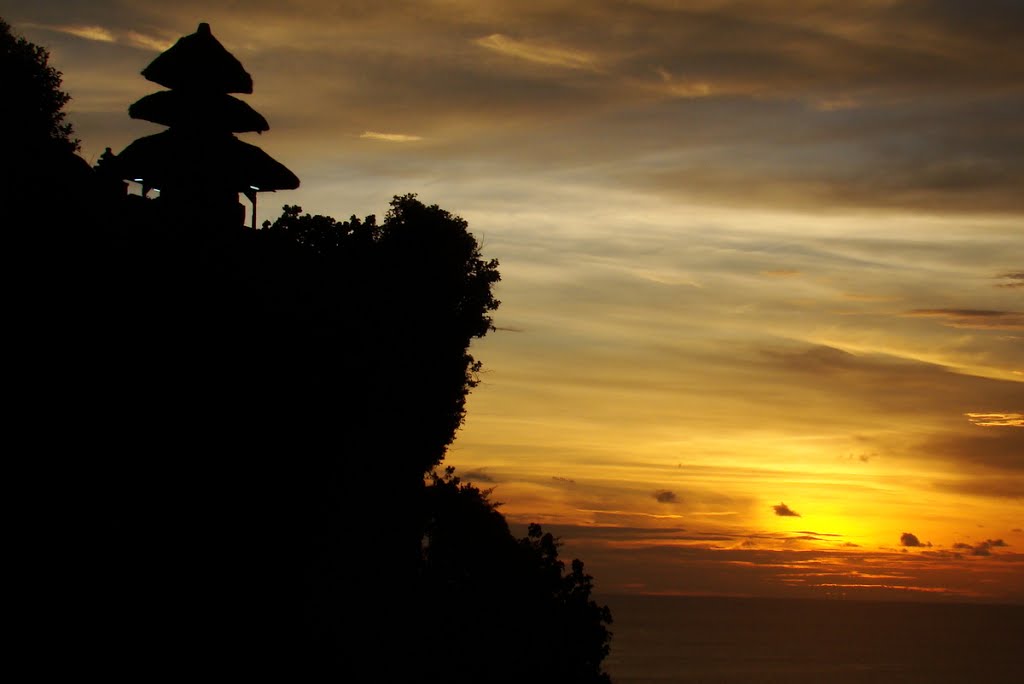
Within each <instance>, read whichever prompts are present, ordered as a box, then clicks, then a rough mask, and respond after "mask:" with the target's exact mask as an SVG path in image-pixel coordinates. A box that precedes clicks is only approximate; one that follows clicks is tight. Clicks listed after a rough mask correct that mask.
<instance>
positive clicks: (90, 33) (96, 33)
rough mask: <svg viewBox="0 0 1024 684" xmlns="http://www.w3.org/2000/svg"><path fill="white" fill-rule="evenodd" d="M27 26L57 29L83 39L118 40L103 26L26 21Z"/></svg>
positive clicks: (107, 41) (49, 29)
mask: <svg viewBox="0 0 1024 684" xmlns="http://www.w3.org/2000/svg"><path fill="white" fill-rule="evenodd" d="M25 26H29V27H32V28H41V29H45V30H47V31H56V32H57V33H65V34H67V35H69V36H75V37H76V38H82V39H83V40H95V41H98V42H101V43H113V42H115V41H116V40H117V38H115V37H114V34H113V33H112V32H111V31H110V30H109V29H107V28H104V27H102V26H91V25H86V24H60V25H53V24H32V23H26V24H25Z"/></svg>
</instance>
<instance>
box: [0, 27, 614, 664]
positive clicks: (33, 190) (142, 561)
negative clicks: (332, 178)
mask: <svg viewBox="0 0 1024 684" xmlns="http://www.w3.org/2000/svg"><path fill="white" fill-rule="evenodd" d="M0 28H2V29H3V30H2V31H0V33H3V34H4V40H5V41H7V42H5V46H7V45H8V44H10V45H13V46H14V47H13V48H10V47H5V52H4V53H3V59H4V67H3V68H4V69H8V68H10V69H12V70H14V71H16V70H17V69H22V68H25V65H24V64H21V63H16V60H14V59H12V58H11V54H12V53H13V52H17V50H22V51H24V49H26V43H25V41H21V43H19V42H18V39H16V38H14V37H13V36H12V35H11V33H10V30H9V27H7V25H6V24H4V25H3V26H2V27H0ZM194 35H197V36H200V38H197V39H195V40H199V41H200V45H205V46H206V47H204V48H202V49H203V50H212V48H210V45H211V44H210V43H209V41H208V40H207V38H212V34H211V33H210V31H209V27H208V26H207V27H206V29H205V31H204V29H203V28H202V26H201V27H200V30H199V31H198V32H197V34H194ZM190 38H192V37H186V38H183V39H182V40H183V41H186V40H187V39H190ZM201 41H206V42H205V43H203V42H201ZM193 42H195V41H193ZM179 44H180V41H179ZM27 46H31V44H27ZM31 48H33V49H35V50H36V51H35V52H34V53H33V55H34V56H33V57H32V59H30V60H29V62H30V64H29V69H30V70H33V69H34V70H35V72H34V73H36V74H37V75H39V74H42V75H43V77H44V78H43V81H45V83H44V86H45V87H44V88H43V90H44V91H51V94H52V93H53V92H56V93H60V90H59V87H60V78H59V76H60V74H59V72H55V71H54V70H53V69H52V68H51V67H49V66H48V64H47V61H46V59H47V57H48V56H47V55H46V54H45V51H44V50H42V49H41V48H37V46H31ZM225 52H226V51H225ZM213 53H214V54H219V53H217V52H216V50H213ZM220 58H223V55H221V57H220ZM159 60H160V58H158V60H157V61H155V62H154V65H157V64H158V62H159ZM236 61H237V60H236ZM225 62H226V63H228V66H227V67H224V68H223V69H222V68H220V67H218V68H217V69H214V70H213V74H212V75H210V74H206V75H207V76H210V79H208V81H205V82H203V83H202V84H200V85H199V86H197V85H196V84H195V83H191V84H190V83H189V82H188V81H186V82H184V84H183V83H182V82H181V81H180V80H179V79H178V76H176V75H174V69H171V75H170V76H168V75H167V72H166V69H165V70H164V71H161V70H160V69H157V70H156V71H157V72H158V76H159V78H160V79H162V80H163V81H165V83H164V84H165V85H168V86H169V87H171V88H172V90H170V91H165V92H168V93H174V92H176V91H182V92H185V93H186V96H185V97H184V98H179V100H176V101H174V102H172V105H173V106H170V105H168V106H167V107H168V108H167V109H166V111H165V110H164V109H161V107H163V105H152V101H149V103H148V105H147V104H146V103H145V100H146V98H143V100H141V101H140V102H139V103H136V105H133V108H135V109H136V110H137V109H139V108H141V109H142V110H144V111H143V113H147V112H148V114H147V116H150V115H151V118H152V120H156V119H157V118H159V119H162V121H161V122H166V123H168V124H169V125H170V129H169V131H168V132H167V133H164V134H158V136H160V135H165V136H166V135H169V134H170V133H172V132H173V133H174V135H175V136H178V138H176V140H177V141H178V143H180V141H181V139H182V138H181V136H184V139H185V140H186V143H185V144H186V145H187V144H193V143H195V140H196V139H202V140H206V139H207V138H208V137H209V136H215V137H216V138H217V140H219V141H221V143H223V144H221V146H220V147H216V146H214V147H213V148H211V149H215V150H216V154H218V155H221V156H223V157H224V158H225V159H226V160H227V161H225V162H224V164H223V165H222V166H221V167H220V168H223V169H228V170H231V172H232V173H234V172H235V171H237V172H238V175H237V177H235V176H231V174H230V173H228V174H227V175H226V176H225V175H217V174H206V175H203V174H199V176H198V180H197V179H196V178H195V177H192V176H190V175H189V174H191V173H193V170H194V169H193V167H192V165H190V164H181V165H179V166H173V165H161V163H162V162H166V161H167V159H166V158H165V157H161V155H165V154H167V153H168V150H169V149H171V147H173V146H171V147H168V146H166V145H165V143H164V142H160V141H164V140H166V138H159V139H158V142H157V143H154V144H153V145H149V146H146V145H144V146H142V147H138V146H135V144H134V143H133V146H134V148H133V146H129V148H128V149H126V150H125V151H123V152H122V153H120V154H117V155H114V154H113V153H112V152H111V153H110V154H108V155H105V157H104V158H103V159H102V160H101V163H100V164H98V166H97V167H96V168H89V166H88V165H87V164H85V163H84V162H83V161H82V160H81V159H80V158H79V157H77V155H75V151H76V149H77V143H76V142H75V141H74V140H73V139H71V137H70V136H71V135H73V131H72V130H71V128H70V126H68V125H67V124H65V123H64V122H63V117H62V113H61V112H60V109H61V108H62V107H63V105H64V104H65V103H66V101H67V100H66V97H64V98H62V97H60V96H57V97H56V99H54V100H53V101H52V102H56V103H58V104H57V106H56V110H55V111H56V113H57V114H61V115H60V116H56V118H53V117H51V120H50V122H49V124H47V125H46V126H43V127H41V130H43V129H45V135H43V134H41V135H39V136H37V137H36V138H34V139H31V138H29V137H27V136H18V135H17V134H16V133H17V131H15V130H13V129H12V128H11V126H14V125H15V122H13V121H5V122H4V124H5V128H4V131H5V134H6V137H7V138H8V139H10V140H13V139H15V138H19V142H18V143H17V144H18V145H19V146H20V147H18V148H17V149H18V155H16V156H14V157H12V158H11V159H13V160H15V161H11V162H9V163H7V164H6V165H5V167H6V168H5V171H4V177H3V187H4V190H5V192H6V193H7V194H8V196H7V197H6V198H4V199H5V200H6V201H5V202H4V204H5V206H8V207H9V209H8V222H9V223H8V226H9V228H10V229H11V230H10V234H11V235H13V237H14V245H13V252H10V253H13V254H16V255H17V256H18V264H17V265H16V268H14V269H12V271H13V273H14V274H15V275H16V281H17V282H18V284H19V290H18V291H17V293H16V296H15V297H14V299H15V305H14V306H13V307H12V309H11V311H12V313H11V323H12V328H11V329H12V330H13V331H14V332H13V334H12V340H13V342H14V343H13V344H12V345H11V347H10V348H9V351H8V362H9V367H10V368H12V376H13V378H14V383H13V387H14V388H15V392H16V396H17V398H18V401H17V408H16V409H15V411H14V415H13V416H12V417H13V418H14V421H15V422H16V423H17V424H18V429H19V434H20V435H21V437H22V440H21V441H20V443H21V444H23V445H24V446H23V447H22V448H23V449H24V453H23V454H21V455H20V456H19V458H18V463H19V466H18V467H19V474H18V481H19V482H21V483H23V484H24V486H23V487H22V491H21V492H20V493H19V501H21V502H22V505H23V507H24V508H23V510H25V511H26V512H28V517H29V518H30V519H31V525H26V526H24V528H25V530H26V531H25V533H24V536H25V540H24V541H25V543H26V547H27V549H28V550H27V551H26V553H25V557H26V558H28V559H30V560H29V561H27V565H26V574H27V575H31V576H32V581H33V582H34V583H41V586H42V587H44V589H42V590H40V605H41V606H43V608H41V610H42V611H43V613H42V614H43V615H44V616H45V617H44V618H43V619H44V621H48V622H49V623H51V624H49V625H48V627H52V626H54V624H56V625H57V626H59V630H58V631H60V632H62V633H65V634H67V635H68V638H67V639H63V638H62V639H57V638H56V637H55V638H54V641H53V649H54V651H55V653H57V654H59V658H60V659H61V660H62V662H64V663H66V664H67V665H68V667H69V668H71V669H73V670H75V671H81V672H90V671H95V672H103V673H104V676H105V677H107V678H112V679H114V680H129V679H131V680H133V681H134V680H138V679H151V678H154V677H157V678H164V677H167V678H170V677H186V676H187V677H193V676H196V675H197V674H200V675H201V676H213V677H232V678H234V677H245V676H259V677H269V678H271V679H274V678H276V679H285V678H287V679H290V680H294V679H299V680H303V679H306V680H308V679H321V678H332V679H342V680H346V679H351V680H355V681H367V680H377V681H403V680H414V681H445V682H510V683H511V682H521V681H533V682H546V681H552V682H553V681H560V682H564V681H571V682H600V681H607V676H606V675H605V674H604V673H603V672H602V670H601V662H602V660H603V658H604V657H605V655H607V652H608V642H609V638H610V635H609V633H608V631H607V629H606V628H605V625H607V624H608V623H610V621H611V616H610V614H609V612H608V609H607V608H605V607H602V606H599V605H597V604H596V603H595V602H594V601H593V600H592V599H591V590H592V578H591V577H589V576H588V575H586V574H585V572H584V571H583V565H582V563H580V562H579V561H574V562H573V563H572V565H571V568H570V569H568V570H567V569H566V568H565V566H564V564H563V563H562V561H560V560H559V559H558V552H557V548H558V545H557V540H555V539H554V538H552V537H551V536H550V535H546V534H544V533H543V531H542V530H541V529H540V528H539V527H536V526H535V527H532V528H531V529H530V533H529V535H528V536H527V537H526V538H524V539H516V538H515V537H514V536H513V535H512V534H511V532H510V531H509V528H508V525H507V523H506V522H505V520H504V518H503V517H502V516H501V514H500V513H499V512H498V511H497V510H496V508H495V505H494V504H493V503H492V502H490V500H489V499H488V496H487V493H486V492H482V491H480V490H479V489H477V488H476V487H474V486H473V485H471V484H469V483H465V482H462V481H461V480H460V479H459V478H458V477H457V476H456V475H455V474H454V473H453V472H452V471H451V470H438V468H439V467H440V465H441V464H442V461H443V458H444V454H445V451H446V449H447V447H448V445H449V444H451V442H452V440H453V439H454V438H455V434H456V431H457V429H458V427H459V426H460V424H461V423H462V421H463V419H464V416H465V399H466V396H467V395H468V393H469V392H470V391H471V390H472V388H473V387H474V385H475V383H476V379H475V378H476V373H477V371H478V370H479V368H480V366H479V363H478V362H477V361H476V359H474V357H473V356H472V355H471V354H470V352H469V347H470V343H471V341H472V340H473V339H475V338H479V337H482V336H484V335H486V334H487V333H488V332H490V331H491V330H493V325H492V319H491V314H492V313H493V312H494V311H495V310H496V309H497V307H498V305H499V302H498V301H497V300H496V299H495V298H494V294H493V286H494V285H495V283H497V282H498V281H499V279H500V275H499V272H498V263H497V261H495V260H493V259H490V260H488V259H485V258H484V257H483V256H482V254H481V251H480V247H479V245H478V243H477V241H476V240H475V238H474V237H473V235H472V234H471V233H470V232H469V230H468V225H467V224H466V222H465V221H464V220H462V219H461V218H459V217H458V216H455V215H453V214H451V213H450V212H448V211H445V210H443V209H441V208H439V207H437V206H431V205H426V204H424V203H422V202H420V201H419V200H418V199H417V198H416V197H415V196H414V195H404V196H396V197H395V198H394V200H393V201H392V203H391V206H390V209H389V210H388V212H387V214H386V215H385V216H384V218H383V220H382V221H380V222H379V223H378V221H377V219H376V218H375V217H366V218H364V219H357V218H356V217H352V218H350V219H349V220H347V221H337V220H335V219H333V218H330V217H326V216H314V215H310V214H304V213H303V212H302V210H301V209H300V208H299V207H295V206H287V205H286V206H285V208H284V211H283V213H282V215H281V216H280V217H278V218H277V219H276V220H274V221H272V222H271V221H267V222H265V223H264V225H263V228H262V229H254V227H253V226H252V225H251V224H250V225H245V224H244V223H243V221H242V220H241V216H240V213H239V212H238V211H237V210H236V209H237V207H238V206H239V205H238V202H237V197H238V194H239V193H242V194H245V195H246V196H248V194H247V188H244V187H241V185H242V184H246V183H248V182H249V180H250V177H249V176H247V175H245V174H246V173H248V170H247V169H249V168H250V167H248V166H246V164H245V163H239V162H238V159H237V158H235V157H232V155H236V154H239V150H242V152H241V154H242V155H243V157H242V159H243V161H244V159H252V158H260V159H262V157H259V156H258V155H257V156H256V157H253V156H252V155H251V153H250V152H247V151H246V150H245V148H241V147H238V146H237V145H235V144H234V143H232V142H230V140H231V139H233V133H232V131H231V130H230V129H231V128H232V126H231V125H230V121H231V120H232V118H231V117H232V116H233V115H231V114H227V115H223V116H221V118H220V119H216V117H214V119H215V125H213V126H212V129H215V130H212V132H211V130H208V128H207V127H205V126H206V124H205V123H204V122H203V119H202V117H201V116H199V114H197V112H199V113H202V112H203V111H205V108H208V107H209V106H211V105H210V103H211V102H221V103H223V102H224V100H223V99H218V98H221V96H223V95H225V92H224V89H225V86H224V83H225V82H226V81H225V78H226V77H225V76H224V74H225V73H228V74H229V75H230V74H234V75H235V76H237V70H235V71H232V69H233V68H234V67H233V65H232V64H230V63H229V61H226V60H225ZM199 64H200V68H198V71H195V72H194V73H193V77H194V78H199V76H196V75H195V74H199V75H200V76H201V75H202V74H204V73H205V72H204V71H203V69H202V68H201V67H202V64H203V63H202V61H200V62H199ZM194 66H195V65H194V64H193V65H192V66H190V67H189V68H193V67H194ZM164 67H166V64H164ZM229 67H230V68H229ZM152 68H153V66H152V65H151V67H150V69H152ZM161 68H163V67H161ZM239 68H241V67H240V66H239ZM185 71H186V72H187V69H186V70H185ZM243 73H244V70H243ZM37 80H38V79H37ZM236 81H237V79H236ZM243 81H244V79H243ZM157 82H160V81H157ZM243 85H244V82H243ZM193 86H194V87H193ZM60 95H63V94H62V93H61V94H60ZM34 96H35V95H33V92H32V91H31V90H26V91H24V92H13V93H11V98H12V99H11V101H13V102H24V103H26V104H29V105H31V102H28V100H30V99H31V98H32V97H34ZM150 97H151V96H150ZM167 97H171V98H177V97H178V96H177V95H168V96H165V97H164V99H166V98H167ZM146 106H150V107H151V108H150V109H149V110H146ZM154 106H155V109H156V111H157V113H156V114H153V108H152V107H154ZM197 107H198V108H199V109H196V108H197ZM230 107H234V109H233V110H231V111H236V112H237V111H240V110H238V108H237V107H235V106H234V105H229V108H230ZM189 108H192V109H189ZM168 112H170V114H168ZM175 112H176V113H175ZM182 112H187V115H185V114H182ZM165 115H166V116H165ZM246 116H249V115H248V114H246ZM176 117H177V118H176ZM248 120H250V121H251V120H253V119H252V117H251V116H250V117H249V119H248ZM225 121H228V123H225ZM264 123H265V121H264ZM182 127H183V128H182ZM178 128H181V129H182V130H177V129H178ZM190 136H192V137H191V138H190ZM151 137H157V136H151ZM189 141H191V142H189ZM176 144H177V143H176ZM11 145H12V149H14V147H13V145H14V143H13V142H12V144H11ZM154 145H155V147H154ZM132 149H134V150H135V152H132V153H129V151H130V150H132ZM154 149H155V150H156V152H154V151H153V150H154ZM257 149H258V148H257ZM140 150H142V151H141V152H140ZM245 154H249V155H250V156H249V157H244V155H245ZM275 164H276V162H275ZM172 167H173V168H172ZM268 168H275V169H276V168H277V167H273V166H269V167H268ZM282 168H283V167H282ZM140 169H143V170H144V171H145V173H146V174H147V177H148V178H149V179H152V182H154V183H156V182H159V183H162V184H163V185H164V188H159V187H158V186H156V185H153V186H148V187H147V185H146V184H147V183H148V182H149V181H148V180H147V177H143V176H139V177H140V178H143V180H142V181H141V182H142V185H143V196H139V195H134V194H128V193H126V185H125V183H126V182H127V181H133V180H134V178H133V175H134V173H135V172H139V173H142V171H140ZM167 169H170V170H169V171H168V170H167ZM128 171H131V172H132V173H131V174H128V173H127V172H128ZM204 173H205V172H204ZM289 173H290V172H289ZM161 174H163V175H161ZM225 178H228V180H225ZM281 178H283V179H284V181H287V182H288V183H290V180H289V179H288V177H287V176H284V175H282V176H281ZM286 184H287V183H286ZM296 184H297V179H296ZM250 185H251V186H256V183H251V184H250ZM150 189H152V190H153V192H152V193H151V192H149V190H150ZM158 189H159V190H161V192H159V193H157V192H156V190H158ZM264 189H265V188H264ZM164 190H167V191H166V192H164ZM248 190H253V191H257V190H259V186H256V187H251V188H248Z"/></svg>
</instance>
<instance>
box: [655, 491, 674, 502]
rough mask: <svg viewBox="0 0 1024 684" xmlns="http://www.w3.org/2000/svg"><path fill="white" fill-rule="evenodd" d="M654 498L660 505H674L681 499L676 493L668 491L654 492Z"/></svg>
mask: <svg viewBox="0 0 1024 684" xmlns="http://www.w3.org/2000/svg"><path fill="white" fill-rule="evenodd" d="M653 496H654V498H655V500H657V502H658V503H663V504H672V503H677V502H678V501H679V498H678V497H677V496H676V493H675V492H673V491H670V490H668V489H659V490H658V491H656V492H654V494H653Z"/></svg>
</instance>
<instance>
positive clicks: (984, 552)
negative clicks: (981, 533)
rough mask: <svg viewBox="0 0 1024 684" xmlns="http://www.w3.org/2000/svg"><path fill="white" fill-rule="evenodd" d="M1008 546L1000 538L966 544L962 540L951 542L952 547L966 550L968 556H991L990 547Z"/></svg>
mask: <svg viewBox="0 0 1024 684" xmlns="http://www.w3.org/2000/svg"><path fill="white" fill-rule="evenodd" d="M1007 546H1009V544H1007V543H1006V542H1005V541H1003V540H1002V539H986V540H985V541H983V542H979V543H977V544H967V543H964V542H957V543H956V544H953V548H954V549H959V550H961V551H965V552H967V554H968V555H970V556H991V555H992V549H999V548H1005V547H1007Z"/></svg>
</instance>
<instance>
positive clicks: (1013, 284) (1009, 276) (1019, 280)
mask: <svg viewBox="0 0 1024 684" xmlns="http://www.w3.org/2000/svg"><path fill="white" fill-rule="evenodd" d="M999 278H1000V279H1001V280H1005V281H1007V282H1004V283H996V287H1006V288H1017V287H1024V273H1004V274H1003V275H1001V276H999Z"/></svg>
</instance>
